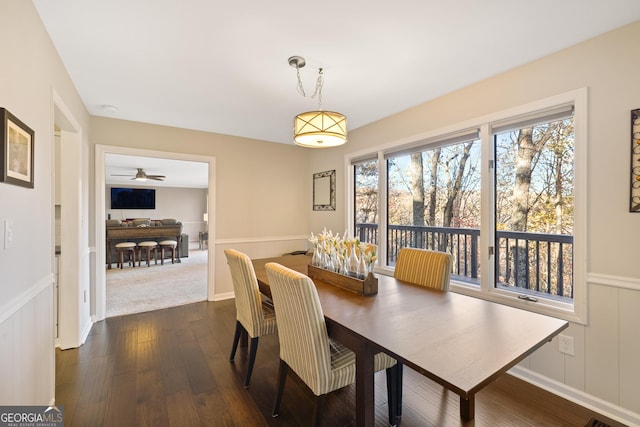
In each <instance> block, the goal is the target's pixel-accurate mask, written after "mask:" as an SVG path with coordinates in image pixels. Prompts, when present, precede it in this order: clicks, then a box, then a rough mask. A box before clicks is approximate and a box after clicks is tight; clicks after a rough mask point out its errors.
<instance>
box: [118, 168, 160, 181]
mask: <svg viewBox="0 0 640 427" xmlns="http://www.w3.org/2000/svg"><path fill="white" fill-rule="evenodd" d="M137 169H138V172H136V174H135V175H133V178H131V179H132V180H136V181H146V180H148V179H152V180H154V181H164V179H165V178H166V176H164V175H147V173H146V172H145V171H144V169H143V168H137ZM111 176H132V175H113V174H112V175H111Z"/></svg>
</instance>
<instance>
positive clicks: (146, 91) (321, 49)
mask: <svg viewBox="0 0 640 427" xmlns="http://www.w3.org/2000/svg"><path fill="white" fill-rule="evenodd" d="M33 3H34V4H35V6H36V8H37V10H38V13H39V14H40V16H41V18H42V21H43V23H44V25H45V27H46V28H47V30H48V32H49V34H50V35H51V38H52V40H53V43H54V45H55V46H56V48H57V50H58V52H59V54H60V56H61V58H62V60H63V62H64V64H65V66H66V68H67V70H68V72H69V74H70V75H71V78H72V79H73V81H74V83H75V85H76V87H77V89H78V91H79V93H80V96H81V97H82V99H83V101H84V103H85V105H86V107H87V109H88V110H89V113H90V114H92V115H95V116H105V117H113V118H119V119H125V120H133V121H139V122H146V123H154V124H161V125H168V126H175V127H181V128H188V129H195V130H202V131H209V132H216V133H222V134H228V135H237V136H243V137H248V138H256V139H261V140H266V141H273V142H279V143H284V144H291V143H292V142H291V141H292V127H293V117H294V116H295V115H296V114H298V113H300V112H303V111H307V110H313V109H316V108H317V107H318V104H317V100H311V99H305V98H304V97H302V96H301V95H300V94H298V92H297V91H296V86H297V80H296V72H295V69H294V68H292V67H290V66H289V64H288V62H287V59H288V58H289V57H290V56H292V55H300V56H302V57H304V58H305V59H306V60H307V66H306V67H304V68H303V69H301V76H302V80H303V85H304V87H305V91H306V92H307V93H312V92H313V88H314V85H315V80H316V78H317V76H318V68H320V67H322V68H324V90H323V105H322V107H323V109H326V110H334V111H339V112H341V113H343V114H345V115H346V116H347V120H348V128H349V130H353V129H356V128H358V127H361V126H364V125H366V124H369V123H372V122H374V121H376V120H379V119H381V118H384V117H386V116H389V115H392V114H394V113H398V112H400V111H403V110H405V109H407V108H410V107H412V106H415V105H418V104H421V103H423V102H426V101H429V100H431V99H434V98H436V97H439V96H441V95H444V94H446V93H449V92H451V91H454V90H456V89H459V88H461V87H464V86H467V85H470V84H472V83H474V82H477V81H479V80H482V79H485V78H487V77H490V76H493V75H496V74H498V73H500V72H503V71H505V70H508V69H511V68H513V67H516V66H518V65H521V64H524V63H527V62H530V61H532V60H535V59H537V58H540V57H542V56H545V55H548V54H550V53H552V52H555V51H558V50H560V49H563V48H565V47H568V46H571V45H573V44H576V43H579V42H580V41H583V40H585V39H588V38H591V37H594V36H596V35H599V34H601V33H604V32H607V31H609V30H612V29H614V28H617V27H620V26H622V25H625V24H627V23H631V22H633V21H637V20H638V19H640V1H638V0H607V1H603V0H536V1H525V0H484V1H479V0H456V1H443V0H401V1H396V2H393V1H388V0H324V1H323V2H301V1H299V0H273V1H263V0H261V1H257V0H245V1H242V0H239V1H224V2H223V1H220V0H160V1H159V0H135V1H131V0H109V1H96V0H93V1H88V0H55V1H53V0H33ZM629 54H632V53H629ZM105 106H115V107H116V109H117V110H115V111H113V110H112V109H110V108H105ZM133 166H134V165H130V167H133ZM141 166H144V165H141ZM136 167H140V166H136ZM160 169H162V170H159V171H157V172H158V173H160V174H162V173H164V174H167V175H169V172H168V170H167V169H164V168H160ZM134 171H135V170H134ZM155 172H156V171H153V172H148V173H155Z"/></svg>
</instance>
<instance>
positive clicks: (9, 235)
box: [4, 219, 13, 249]
mask: <svg viewBox="0 0 640 427" xmlns="http://www.w3.org/2000/svg"><path fill="white" fill-rule="evenodd" d="M11 245H13V221H11V220H10V219H5V220H4V248H5V249H9V248H10V247H11Z"/></svg>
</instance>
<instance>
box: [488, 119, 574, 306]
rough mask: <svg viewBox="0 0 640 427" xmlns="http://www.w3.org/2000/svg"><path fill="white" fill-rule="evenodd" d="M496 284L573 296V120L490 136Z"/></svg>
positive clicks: (565, 297)
mask: <svg viewBox="0 0 640 427" xmlns="http://www.w3.org/2000/svg"><path fill="white" fill-rule="evenodd" d="M494 143H495V154H496V168H495V194H496V200H495V214H496V282H497V283H496V286H497V287H500V288H502V289H511V290H514V291H517V292H519V293H523V294H535V296H537V297H538V296H541V297H551V298H554V299H560V300H564V301H571V299H572V298H573V211H574V208H573V206H574V187H573V182H574V131H573V118H567V119H564V120H558V121H553V122H548V123H544V124H541V125H536V126H533V127H522V128H520V129H516V130H513V131H507V132H503V133H498V134H496V135H494Z"/></svg>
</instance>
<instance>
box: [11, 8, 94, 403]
mask: <svg viewBox="0 0 640 427" xmlns="http://www.w3.org/2000/svg"><path fill="white" fill-rule="evenodd" d="M0 39H2V40H3V41H4V42H3V43H0V58H2V59H0V63H1V64H2V66H0V107H4V108H6V109H8V110H9V111H11V112H12V113H13V114H14V115H16V116H17V117H18V118H19V119H20V120H22V121H23V122H24V123H25V124H27V125H28V126H29V127H31V128H32V129H33V130H34V131H35V148H34V152H35V175H34V178H35V188H34V189H25V188H22V187H17V186H14V185H8V184H4V183H0V223H3V222H4V221H5V220H10V221H12V222H13V228H14V241H13V245H12V246H11V247H10V248H8V249H4V247H3V246H2V245H0V378H2V381H0V404H2V405H8V404H20V405H29V404H40V405H46V404H50V403H52V402H53V398H54V390H55V388H54V380H55V371H54V366H55V365H54V361H55V353H54V336H53V334H54V329H53V292H54V290H53V283H54V252H53V246H54V215H53V203H54V201H53V170H54V165H53V159H54V154H53V153H54V148H53V147H54V138H53V129H54V120H53V118H54V91H55V93H56V94H57V96H58V97H59V98H58V99H59V100H61V101H62V102H63V103H64V104H65V106H66V107H67V108H68V112H70V113H71V114H72V115H73V116H74V117H75V120H77V122H78V124H79V125H80V127H83V128H85V129H87V128H88V122H89V117H88V114H87V111H86V109H85V108H84V105H83V103H82V100H81V99H80V97H79V96H78V94H77V92H76V90H75V87H74V85H73V83H72V82H71V79H70V78H69V76H68V75H67V72H66V69H65V67H64V66H63V65H62V63H61V61H60V59H59V57H58V55H57V53H56V51H55V49H54V48H53V45H52V44H51V41H50V39H49V36H48V34H47V33H46V31H45V29H44V27H43V26H42V23H41V21H40V17H39V16H38V14H37V13H36V10H35V8H34V7H33V4H32V3H31V2H30V1H13V0H0ZM87 138H88V135H87V134H83V139H84V141H85V143H86V140H87ZM0 228H1V227H0ZM2 236H4V233H3V232H1V231H0V237H2ZM0 240H2V239H1V238H0ZM87 249H88V248H86V247H85V248H84V250H83V252H84V253H86V252H87ZM70 310H73V308H70Z"/></svg>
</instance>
